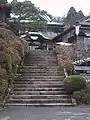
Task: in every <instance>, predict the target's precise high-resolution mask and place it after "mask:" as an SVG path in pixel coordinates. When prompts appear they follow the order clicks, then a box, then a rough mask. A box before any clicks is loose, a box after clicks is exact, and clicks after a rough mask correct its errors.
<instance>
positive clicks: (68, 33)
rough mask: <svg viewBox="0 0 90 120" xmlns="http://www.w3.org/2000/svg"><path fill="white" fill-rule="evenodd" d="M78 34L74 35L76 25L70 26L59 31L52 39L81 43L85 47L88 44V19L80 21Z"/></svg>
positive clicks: (89, 40)
mask: <svg viewBox="0 0 90 120" xmlns="http://www.w3.org/2000/svg"><path fill="white" fill-rule="evenodd" d="M79 25H80V27H79V34H78V36H77V35H76V32H75V30H76V26H75V25H73V26H70V27H68V28H67V29H65V30H64V31H63V32H61V33H60V34H59V35H58V36H56V37H55V38H54V39H53V40H54V41H55V42H66V43H71V44H74V43H78V45H79V44H81V43H83V44H84V46H85V48H86V49H87V47H88V45H90V21H89V22H86V21H83V22H80V23H79Z"/></svg>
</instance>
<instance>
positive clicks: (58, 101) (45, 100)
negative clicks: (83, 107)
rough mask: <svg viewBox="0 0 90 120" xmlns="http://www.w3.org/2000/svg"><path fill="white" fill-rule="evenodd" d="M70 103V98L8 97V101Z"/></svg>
mask: <svg viewBox="0 0 90 120" xmlns="http://www.w3.org/2000/svg"><path fill="white" fill-rule="evenodd" d="M62 102H66V103H71V99H69V98H68V99H64V98H63V99H12V98H11V99H10V100H9V103H27V104H28V103H62Z"/></svg>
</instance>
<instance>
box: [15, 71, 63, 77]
mask: <svg viewBox="0 0 90 120" xmlns="http://www.w3.org/2000/svg"><path fill="white" fill-rule="evenodd" d="M20 74H21V76H22V75H23V76H24V75H27V76H28V75H29V76H35V75H37V76H52V75H53V76H58V75H59V76H60V75H64V73H63V72H62V73H59V72H58V73H54V72H50V73H49V72H43V73H42V72H23V73H22V72H19V73H17V76H18V75H19V76H20Z"/></svg>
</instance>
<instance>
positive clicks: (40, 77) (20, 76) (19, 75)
mask: <svg viewBox="0 0 90 120" xmlns="http://www.w3.org/2000/svg"><path fill="white" fill-rule="evenodd" d="M16 76H18V78H20V79H21V78H26V79H29V78H31V79H32V78H33V79H37V78H38V79H42V78H47V79H57V78H58V79H60V78H63V76H55V75H53V76H46V75H43V76H39V75H35V76H31V75H28V76H27V75H24V76H23V75H21V74H17V75H16Z"/></svg>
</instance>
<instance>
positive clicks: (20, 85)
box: [14, 83, 64, 88]
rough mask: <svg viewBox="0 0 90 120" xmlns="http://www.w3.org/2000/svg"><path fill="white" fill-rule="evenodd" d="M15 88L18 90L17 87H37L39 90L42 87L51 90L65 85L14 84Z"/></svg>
mask: <svg viewBox="0 0 90 120" xmlns="http://www.w3.org/2000/svg"><path fill="white" fill-rule="evenodd" d="M14 86H15V88H17V87H21V88H22V87H37V88H39V87H41V88H47V87H49V88H53V87H54V88H55V87H57V88H58V87H63V86H64V85H63V84H16V83H15V84H14Z"/></svg>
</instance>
